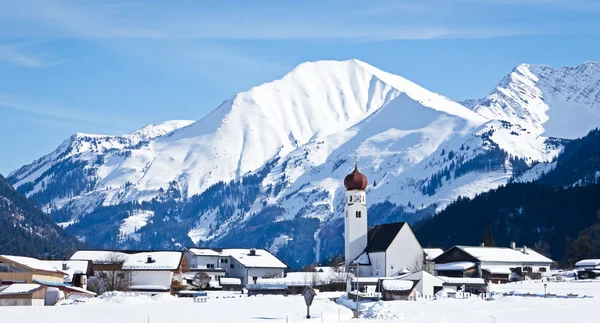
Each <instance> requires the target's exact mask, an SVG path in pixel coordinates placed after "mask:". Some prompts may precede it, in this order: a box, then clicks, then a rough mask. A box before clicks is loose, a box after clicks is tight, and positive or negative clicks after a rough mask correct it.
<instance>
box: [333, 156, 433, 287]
mask: <svg viewBox="0 0 600 323" xmlns="http://www.w3.org/2000/svg"><path fill="white" fill-rule="evenodd" d="M367 184H368V181H367V177H366V176H365V175H363V174H361V173H360V172H359V171H358V168H357V167H355V168H354V171H353V172H352V173H351V174H349V175H348V176H346V178H345V179H344V186H345V187H346V196H345V216H344V239H345V244H344V245H345V247H344V254H345V259H346V266H347V267H348V268H347V270H354V273H355V274H357V276H359V277H365V276H368V277H390V276H395V275H398V274H403V273H407V272H409V271H411V270H420V269H421V268H422V267H423V262H424V259H423V257H424V253H423V248H422V247H421V245H420V244H419V241H418V240H417V238H416V237H415V235H414V233H413V231H412V230H411V228H410V226H409V225H408V223H405V222H398V223H390V224H382V225H378V226H375V227H372V228H369V227H368V226H367V200H366V191H365V190H366V187H367ZM350 289H351V286H350V282H348V285H347V290H348V291H350Z"/></svg>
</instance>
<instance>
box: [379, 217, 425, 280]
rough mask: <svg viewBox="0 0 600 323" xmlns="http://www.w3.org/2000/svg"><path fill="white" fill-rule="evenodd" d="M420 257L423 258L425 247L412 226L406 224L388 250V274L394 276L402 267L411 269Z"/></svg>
mask: <svg viewBox="0 0 600 323" xmlns="http://www.w3.org/2000/svg"><path fill="white" fill-rule="evenodd" d="M419 258H420V259H422V258H423V248H422V247H421V244H419V241H418V240H417V238H416V237H415V235H414V233H413V232H412V230H411V229H410V226H409V225H404V226H403V227H402V229H400V232H398V235H397V236H396V238H395V239H394V241H392V243H391V244H390V246H389V248H388V250H387V252H386V264H387V266H386V269H385V270H386V276H393V275H395V274H396V273H398V272H399V271H400V270H402V268H408V269H411V267H414V264H415V262H416V261H417V259H419ZM392 266H393V268H394V269H393V272H392V269H391V268H392Z"/></svg>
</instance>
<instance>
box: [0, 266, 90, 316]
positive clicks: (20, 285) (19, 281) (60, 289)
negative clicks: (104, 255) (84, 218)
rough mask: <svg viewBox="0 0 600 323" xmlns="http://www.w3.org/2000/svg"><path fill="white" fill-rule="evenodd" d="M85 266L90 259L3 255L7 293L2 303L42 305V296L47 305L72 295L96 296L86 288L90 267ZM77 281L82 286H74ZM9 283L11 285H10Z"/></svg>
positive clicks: (0, 271)
mask: <svg viewBox="0 0 600 323" xmlns="http://www.w3.org/2000/svg"><path fill="white" fill-rule="evenodd" d="M69 263H70V264H69ZM84 265H87V262H85V264H84V263H80V262H75V263H73V262H69V261H62V260H39V259H35V258H30V257H22V256H7V255H4V256H0V288H1V289H2V292H3V295H4V296H3V299H4V301H3V302H2V303H5V304H8V303H10V304H19V305H38V304H37V303H39V299H41V300H42V301H45V303H46V305H53V304H54V303H56V301H58V300H59V299H61V298H64V297H66V295H69V294H76V295H94V293H91V292H89V291H87V290H86V289H85V283H86V279H85V278H84V277H83V276H84V275H85V272H84V271H85V270H86V269H87V266H84ZM70 266H71V267H70ZM73 280H75V282H78V283H81V285H78V284H74V285H71V282H73ZM8 286H10V288H7V287H8ZM36 286H42V287H43V288H37V287H36ZM34 287H36V288H34ZM40 295H43V297H42V296H40ZM9 300H10V301H9ZM42 305H43V304H42Z"/></svg>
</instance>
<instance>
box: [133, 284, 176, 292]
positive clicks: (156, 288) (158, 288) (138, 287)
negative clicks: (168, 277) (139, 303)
mask: <svg viewBox="0 0 600 323" xmlns="http://www.w3.org/2000/svg"><path fill="white" fill-rule="evenodd" d="M129 288H130V289H131V290H135V291H145V290H147V291H165V292H167V291H169V288H168V287H165V286H161V285H131V286H129Z"/></svg>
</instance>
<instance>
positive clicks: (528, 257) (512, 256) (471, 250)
mask: <svg viewBox="0 0 600 323" xmlns="http://www.w3.org/2000/svg"><path fill="white" fill-rule="evenodd" d="M457 247H458V248H460V249H462V250H463V251H465V252H466V253H468V254H470V255H471V256H473V257H475V258H477V259H478V260H479V261H481V262H510V263H545V264H550V263H552V259H550V258H547V257H545V256H543V255H541V254H539V253H538V252H536V251H535V250H532V249H529V248H515V249H512V248H500V247H467V246H457Z"/></svg>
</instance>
